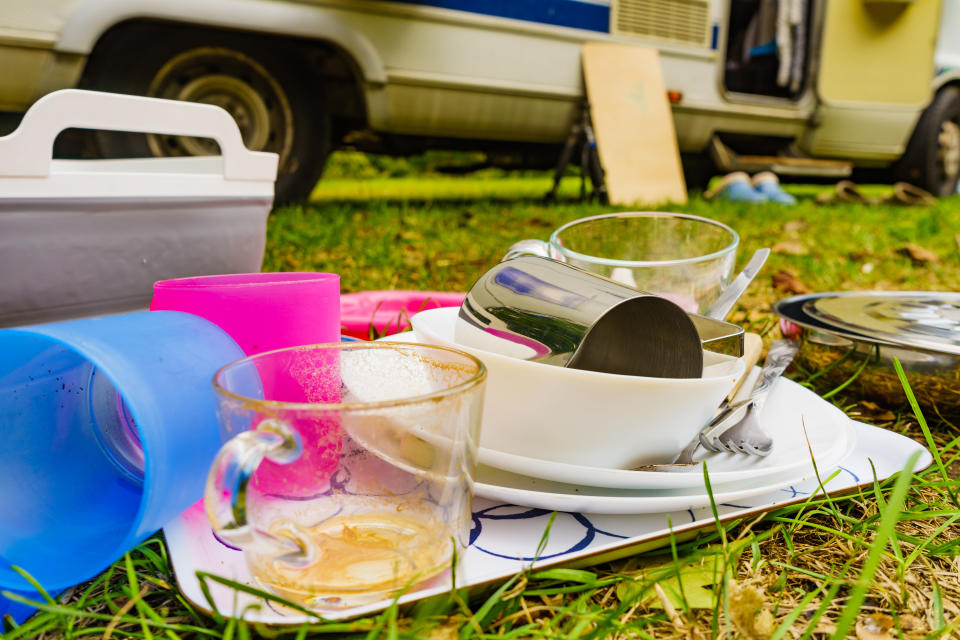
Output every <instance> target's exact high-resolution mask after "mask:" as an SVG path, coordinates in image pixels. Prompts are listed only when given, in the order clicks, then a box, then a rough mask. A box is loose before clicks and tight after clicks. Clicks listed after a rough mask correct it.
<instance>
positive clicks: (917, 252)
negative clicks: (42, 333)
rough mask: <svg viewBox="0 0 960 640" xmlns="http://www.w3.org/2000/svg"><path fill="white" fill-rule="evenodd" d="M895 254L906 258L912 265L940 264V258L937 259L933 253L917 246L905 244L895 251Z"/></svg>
mask: <svg viewBox="0 0 960 640" xmlns="http://www.w3.org/2000/svg"><path fill="white" fill-rule="evenodd" d="M897 253H899V254H900V255H904V256H907V257H908V258H910V259H911V260H912V261H913V263H914V264H927V263H934V264H936V263H938V262H940V258H938V257H937V254H935V253H934V252H933V251H930V249H924V248H923V247H921V246H920V245H918V244H913V243H910V244H906V245H904V246H902V247H900V248H899V249H897Z"/></svg>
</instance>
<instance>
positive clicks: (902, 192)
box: [883, 182, 937, 207]
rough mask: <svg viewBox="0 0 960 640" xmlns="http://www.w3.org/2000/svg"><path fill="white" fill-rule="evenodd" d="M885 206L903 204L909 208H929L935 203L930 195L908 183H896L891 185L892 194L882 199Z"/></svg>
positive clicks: (934, 199) (935, 200)
mask: <svg viewBox="0 0 960 640" xmlns="http://www.w3.org/2000/svg"><path fill="white" fill-rule="evenodd" d="M883 202H884V203H886V204H905V205H910V206H922V207H929V206H930V205H932V204H936V203H937V199H936V198H935V197H934V196H933V194H932V193H930V192H929V191H926V190H924V189H921V188H920V187H917V186H914V185H912V184H910V183H909V182H898V183H896V184H894V185H893V193H891V194H890V195H888V196H887V197H885V198H884V199H883Z"/></svg>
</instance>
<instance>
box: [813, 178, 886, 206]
mask: <svg viewBox="0 0 960 640" xmlns="http://www.w3.org/2000/svg"><path fill="white" fill-rule="evenodd" d="M814 200H815V201H816V202H817V203H818V204H833V203H836V202H852V203H855V204H873V202H874V201H873V200H871V199H870V198H868V197H867V196H865V195H864V194H863V193H862V192H861V191H860V187H858V186H857V184H856V183H855V182H852V181H850V180H841V181H840V182H838V183H837V185H836V186H835V187H834V188H833V191H825V192H823V193H818V194H817V197H816V198H814Z"/></svg>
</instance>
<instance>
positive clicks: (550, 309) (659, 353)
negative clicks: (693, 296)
mask: <svg viewBox="0 0 960 640" xmlns="http://www.w3.org/2000/svg"><path fill="white" fill-rule="evenodd" d="M724 324H726V323H724ZM454 337H455V339H456V342H457V343H458V344H462V345H464V346H472V347H476V348H478V349H485V350H487V351H495V352H498V353H503V354H506V355H512V356H517V357H521V358H524V359H527V360H534V361H537V362H543V363H546V364H553V365H558V366H563V367H570V368H574V369H586V370H588V371H601V372H604V373H617V374H624V375H634V376H651V377H661V378H699V377H700V376H701V375H702V372H703V348H702V344H701V339H700V334H699V333H698V331H697V327H696V325H695V324H694V322H693V320H692V319H691V317H690V316H689V315H688V314H687V313H686V312H685V311H684V310H683V309H682V308H681V307H680V306H678V305H677V304H675V303H673V302H671V301H669V300H667V299H666V298H662V297H659V296H655V295H651V294H648V293H644V292H642V291H637V290H636V289H633V288H631V287H627V286H625V285H622V284H620V283H618V282H614V281H613V280H609V279H607V278H603V277H601V276H597V275H595V274H592V273H589V272H587V271H584V270H582V269H578V268H577V267H573V266H570V265H568V264H565V263H562V262H557V261H555V260H550V259H549V258H542V257H539V256H521V257H518V258H514V259H512V260H506V261H504V262H501V263H500V264H498V265H496V266H494V267H493V268H492V269H490V270H489V271H487V273H485V274H484V275H483V276H481V277H480V279H479V280H477V282H476V283H475V284H474V285H473V287H472V288H471V289H470V292H469V293H468V294H467V298H466V300H464V302H463V305H462V306H461V307H460V313H459V317H458V319H457V325H456V330H455V336H454Z"/></svg>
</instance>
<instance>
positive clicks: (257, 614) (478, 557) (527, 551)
mask: <svg viewBox="0 0 960 640" xmlns="http://www.w3.org/2000/svg"><path fill="white" fill-rule="evenodd" d="M785 382H786V381H785ZM816 401H817V402H826V401H825V400H822V399H819V398H817V400H816ZM851 422H852V421H851ZM851 426H852V428H853V431H854V432H855V437H856V442H857V445H856V447H855V449H854V450H853V451H852V452H851V453H850V454H849V455H848V456H847V457H846V458H845V459H843V460H842V461H841V462H840V463H839V464H838V465H837V466H835V467H833V468H828V469H820V476H821V478H823V479H824V480H826V479H827V478H829V477H830V476H831V475H833V474H834V472H838V473H836V475H835V477H834V478H833V479H832V480H830V481H829V482H828V483H827V485H826V489H827V491H828V492H829V493H831V494H835V493H838V492H843V491H850V490H853V489H854V488H856V487H858V486H869V485H871V484H872V483H873V480H874V477H873V471H872V470H871V466H870V465H871V462H872V464H873V465H874V468H875V469H876V473H877V477H878V478H879V479H883V478H887V477H889V476H890V475H892V474H894V473H896V472H897V471H900V470H901V469H902V468H903V467H904V465H905V464H906V462H907V460H908V458H909V457H910V456H911V455H913V454H914V453H915V452H917V451H921V452H922V454H921V456H920V460H919V463H918V465H917V468H916V469H915V471H916V470H919V469H922V468H924V467H926V466H928V465H929V464H930V462H931V460H932V457H931V456H930V454H929V453H928V452H927V451H926V450H925V449H924V448H923V447H922V446H921V445H920V444H918V443H917V442H915V441H913V440H911V439H909V438H906V437H904V436H901V435H899V434H896V433H893V432H891V431H887V430H885V429H880V428H878V427H872V426H869V425H866V424H863V423H860V422H852V425H851ZM817 490H818V484H817V481H816V480H809V481H805V482H802V483H798V484H793V485H789V484H787V485H785V486H783V487H780V488H778V489H777V490H774V491H770V492H768V493H765V494H763V495H759V496H753V497H751V498H747V499H744V500H739V501H737V502H736V503H731V504H720V505H718V509H719V513H720V517H721V520H724V521H726V520H731V519H736V518H741V517H744V516H750V515H753V514H758V513H762V512H764V511H768V510H770V509H773V508H775V507H780V506H784V505H788V504H793V503H797V502H801V501H803V500H807V499H808V498H809V497H810V495H811V493H815V492H817ZM550 515H551V512H550V511H548V510H546V509H536V508H528V507H518V506H513V505H508V504H503V503H499V502H492V501H490V500H484V499H476V500H474V514H473V531H472V532H471V536H470V538H471V544H470V547H469V548H468V549H467V551H466V552H465V553H464V555H463V557H462V563H463V565H462V567H463V574H464V575H463V577H462V579H463V582H461V584H462V585H464V586H476V585H484V584H489V583H494V582H497V581H500V580H503V579H505V578H507V577H508V576H511V575H513V574H515V573H517V572H518V571H520V570H522V569H524V568H528V567H530V566H535V567H540V568H542V567H547V566H551V565H557V564H570V563H574V564H577V565H580V566H583V565H589V564H596V563H599V562H605V561H609V560H613V559H616V558H620V557H625V556H628V555H632V554H634V553H637V552H639V551H642V550H646V549H650V548H655V547H657V546H661V545H663V544H667V541H668V540H669V533H670V529H669V526H668V519H669V522H671V523H672V526H673V531H674V533H675V534H677V535H680V534H690V533H691V532H693V531H694V530H696V529H699V528H702V527H709V526H713V524H714V520H713V517H712V515H711V511H710V509H709V508H700V509H687V510H677V511H674V512H672V513H657V514H647V515H589V514H582V513H559V514H558V515H557V518H556V520H555V522H554V524H553V526H552V528H551V530H550V534H549V538H548V541H547V544H546V547H545V548H544V550H543V551H542V552H541V554H540V556H539V558H538V559H537V560H536V561H534V555H535V554H536V550H537V546H538V543H539V542H540V541H541V539H542V537H543V534H544V530H545V528H546V526H547V523H548V522H549V520H550ZM164 534H165V536H166V540H167V545H168V546H169V550H170V557H171V561H172V563H173V569H174V573H175V574H176V578H177V582H178V584H179V586H180V589H181V590H182V591H183V594H184V595H185V596H186V597H187V599H188V600H190V601H191V602H192V604H193V605H194V606H196V607H197V608H198V609H201V610H204V611H207V612H210V611H211V604H210V603H209V602H208V601H207V599H206V598H205V597H204V595H203V591H202V590H201V586H200V581H199V580H198V579H197V576H196V572H197V571H204V572H207V573H210V574H214V575H218V576H222V577H225V578H229V579H231V580H234V581H237V582H240V583H242V584H246V585H250V586H253V587H256V584H255V582H254V581H253V579H252V578H251V576H250V573H249V571H248V570H247V566H246V564H245V563H244V559H243V554H242V553H241V552H239V551H236V550H234V549H231V548H229V547H227V546H225V545H224V544H223V543H221V542H219V541H218V540H217V539H216V538H215V537H214V536H213V532H212V531H211V529H210V526H209V525H208V524H207V520H206V516H205V514H204V512H203V505H202V504H200V503H198V504H197V505H194V506H193V507H192V508H191V509H189V510H188V511H187V512H186V513H184V514H183V515H182V516H180V518H178V519H177V520H175V521H174V522H172V523H171V524H169V525H168V526H167V527H166V528H165V529H164ZM207 584H208V586H209V587H210V594H211V597H212V600H213V605H214V606H215V607H216V609H217V611H218V612H219V613H220V614H221V615H225V616H231V615H239V614H240V612H242V615H243V617H244V618H245V619H247V620H250V621H256V622H262V623H265V624H299V623H302V622H307V621H310V620H311V619H310V618H309V617H307V616H304V615H301V614H297V613H293V614H285V613H284V612H282V611H281V610H279V608H277V607H274V606H273V605H271V604H270V603H267V602H265V601H264V600H262V599H260V598H256V597H254V596H251V595H248V594H245V593H237V592H235V591H234V590H233V589H231V588H228V587H225V586H222V585H219V584H217V583H214V582H212V581H207ZM447 590H449V585H446V584H444V585H439V586H433V587H430V588H424V589H421V590H419V591H415V592H412V593H408V594H405V595H404V596H402V597H401V598H400V599H399V602H401V603H407V602H412V601H415V600H419V599H422V598H427V597H430V596H434V595H439V594H442V593H444V592H446V591H447ZM389 604H390V602H389V601H384V602H380V603H377V604H373V605H369V606H364V607H357V608H354V609H349V610H345V611H340V612H335V613H330V612H325V613H324V614H323V615H324V617H325V618H326V619H338V618H349V617H356V616H359V615H364V614H369V613H373V612H376V611H379V610H381V609H383V608H385V607H386V606H388V605H389Z"/></svg>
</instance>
